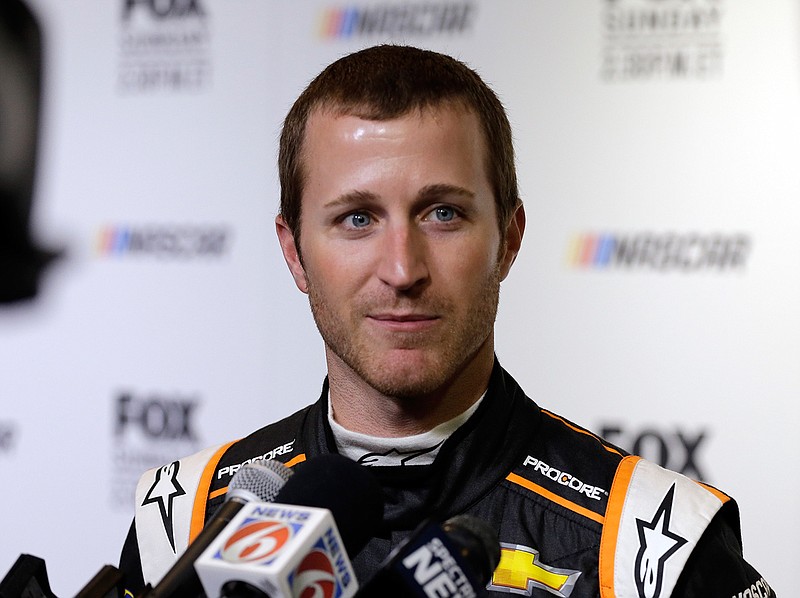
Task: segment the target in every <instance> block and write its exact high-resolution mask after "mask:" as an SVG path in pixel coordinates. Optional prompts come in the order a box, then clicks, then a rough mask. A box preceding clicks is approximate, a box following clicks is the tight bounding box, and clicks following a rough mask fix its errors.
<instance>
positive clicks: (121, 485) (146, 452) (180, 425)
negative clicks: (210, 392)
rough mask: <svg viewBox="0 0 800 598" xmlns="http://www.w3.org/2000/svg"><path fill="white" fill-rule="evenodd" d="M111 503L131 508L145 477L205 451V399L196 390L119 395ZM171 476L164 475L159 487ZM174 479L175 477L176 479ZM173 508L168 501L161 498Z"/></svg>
mask: <svg viewBox="0 0 800 598" xmlns="http://www.w3.org/2000/svg"><path fill="white" fill-rule="evenodd" d="M112 405H113V422H112V437H113V446H114V449H113V451H112V456H113V461H112V464H111V476H110V477H111V502H112V505H113V506H114V507H118V508H120V509H129V508H130V507H131V506H132V504H133V497H134V489H135V488H136V482H137V480H138V479H139V476H140V475H141V474H142V473H143V472H144V471H146V470H148V469H150V468H152V467H159V466H163V465H164V463H171V462H173V461H174V460H175V459H177V458H178V457H181V456H184V455H188V454H191V453H194V452H196V451H197V450H199V449H200V448H201V447H202V446H203V443H204V440H203V437H202V435H201V434H200V432H199V430H198V426H197V414H198V411H199V409H200V407H201V405H202V401H201V400H200V398H199V397H198V396H197V395H196V394H189V393H187V394H178V393H169V394H167V393H146V394H139V393H136V392H132V391H125V392H120V393H119V394H118V395H117V396H116V397H115V398H114V400H113V403H112ZM168 477H169V476H166V475H165V476H162V478H163V479H162V483H161V485H160V486H159V491H160V490H163V488H164V487H166V486H167V485H168V484H167V478H168ZM170 479H172V478H170ZM161 496H162V495H161V494H158V496H156V497H155V498H154V499H153V500H160V501H161V503H159V505H160V506H162V504H163V508H164V509H165V510H166V511H165V512H168V511H169V509H168V503H167V502H164V500H165V499H163V498H159V497H161Z"/></svg>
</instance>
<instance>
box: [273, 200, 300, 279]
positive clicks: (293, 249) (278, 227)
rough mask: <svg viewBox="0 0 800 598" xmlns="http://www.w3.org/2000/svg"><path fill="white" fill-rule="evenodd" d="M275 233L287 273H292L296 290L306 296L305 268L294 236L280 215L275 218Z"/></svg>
mask: <svg viewBox="0 0 800 598" xmlns="http://www.w3.org/2000/svg"><path fill="white" fill-rule="evenodd" d="M275 232H277V233H278V242H279V243H280V244H281V251H282V252H283V259H285V260H286V265H287V266H289V272H291V273H292V278H294V284H296V285H297V288H298V289H300V290H301V291H302V292H303V293H306V294H307V293H308V282H307V281H306V271H305V268H303V263H302V262H301V261H300V254H299V252H298V251H297V245H296V244H295V242H294V234H293V233H292V229H290V228H289V226H288V225H287V224H286V221H285V220H284V219H283V216H281V215H278V216H276V217H275Z"/></svg>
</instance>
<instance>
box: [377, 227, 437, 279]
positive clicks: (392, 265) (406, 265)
mask: <svg viewBox="0 0 800 598" xmlns="http://www.w3.org/2000/svg"><path fill="white" fill-rule="evenodd" d="M379 251H380V252H381V254H380V256H379V257H378V271H377V276H378V278H379V279H380V280H381V281H382V282H383V283H384V284H386V285H388V286H390V287H392V288H393V289H395V291H397V292H406V293H407V292H409V291H411V290H413V289H416V288H422V287H424V286H425V284H426V283H427V281H428V279H429V276H430V273H429V271H428V265H427V258H426V254H427V250H426V246H425V240H424V238H423V235H422V233H421V232H420V231H417V230H416V229H415V227H414V226H413V224H402V225H399V226H394V227H390V228H389V229H387V230H386V231H385V233H384V239H383V243H381V246H380V248H379Z"/></svg>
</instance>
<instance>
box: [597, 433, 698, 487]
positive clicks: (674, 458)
mask: <svg viewBox="0 0 800 598" xmlns="http://www.w3.org/2000/svg"><path fill="white" fill-rule="evenodd" d="M599 429H600V436H602V437H603V438H605V439H606V440H608V441H609V442H610V443H612V444H616V445H617V446H621V447H622V448H624V449H625V450H627V451H629V452H631V453H633V454H634V455H639V456H641V457H644V458H645V459H648V460H649V461H652V462H654V463H658V464H659V465H660V466H661V467H666V468H667V469H671V470H673V471H677V472H678V473H682V474H683V475H685V476H687V477H689V478H692V479H694V480H697V481H699V482H709V477H708V475H707V472H706V470H705V467H703V466H702V462H701V460H700V455H699V453H700V449H701V448H702V447H704V446H705V443H706V440H708V436H709V432H708V431H707V430H706V429H703V428H700V429H697V430H687V429H684V428H680V427H676V428H674V429H664V428H655V427H646V428H635V427H633V426H626V425H625V424H622V423H606V424H604V425H602V426H600V427H599Z"/></svg>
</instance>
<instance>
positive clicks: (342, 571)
mask: <svg viewBox="0 0 800 598" xmlns="http://www.w3.org/2000/svg"><path fill="white" fill-rule="evenodd" d="M382 518H383V497H382V493H381V489H380V485H379V484H378V482H377V480H376V479H375V477H374V476H373V475H372V474H371V473H369V471H368V470H367V468H364V467H362V466H359V465H357V464H356V463H354V462H353V461H351V460H349V459H346V458H344V457H342V456H340V455H336V454H330V455H322V456H319V457H315V458H314V459H310V460H309V461H307V462H306V463H303V464H302V466H298V467H297V472H296V473H295V475H294V476H292V478H290V480H289V481H288V482H287V483H286V485H285V486H284V487H283V488H282V489H281V491H280V492H279V493H278V496H276V497H275V503H272V504H251V505H247V507H245V508H244V509H242V511H241V512H240V513H239V514H238V515H237V516H236V517H235V518H234V519H233V520H232V521H231V522H230V524H229V525H228V526H227V527H226V528H225V530H224V531H223V532H222V533H220V534H219V536H217V538H216V539H215V540H214V541H213V542H212V543H211V545H209V547H208V548H207V549H206V551H205V552H203V554H202V555H201V556H200V557H199V558H198V560H197V562H196V569H197V574H198V576H199V577H200V580H201V582H202V584H203V589H204V590H205V592H206V594H207V595H208V596H212V597H217V596H230V597H233V596H243V595H246V596H261V597H263V596H268V597H269V598H290V597H292V598H293V597H295V596H301V595H309V596H315V595H319V596H340V597H341V598H349V597H351V596H354V595H355V593H356V590H357V589H358V581H357V579H356V575H355V571H354V570H353V566H352V564H351V562H350V558H349V556H348V555H349V554H352V555H356V554H357V553H358V552H360V551H361V549H362V548H363V547H364V546H365V545H366V543H367V541H368V540H369V538H371V537H372V536H373V535H374V533H375V531H376V530H377V528H378V526H379V525H380V523H381V520H382ZM309 592H310V593H309Z"/></svg>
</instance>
